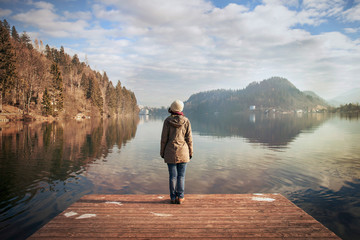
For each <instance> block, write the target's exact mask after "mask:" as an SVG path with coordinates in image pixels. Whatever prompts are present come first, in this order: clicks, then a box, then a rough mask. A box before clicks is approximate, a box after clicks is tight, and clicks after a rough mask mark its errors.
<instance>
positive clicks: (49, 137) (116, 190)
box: [0, 114, 360, 239]
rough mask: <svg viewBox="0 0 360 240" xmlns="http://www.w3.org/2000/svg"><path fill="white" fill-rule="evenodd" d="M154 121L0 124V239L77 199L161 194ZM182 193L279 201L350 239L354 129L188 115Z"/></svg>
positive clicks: (357, 135)
mask: <svg viewBox="0 0 360 240" xmlns="http://www.w3.org/2000/svg"><path fill="white" fill-rule="evenodd" d="M164 118H165V116H164V117H152V116H140V117H139V118H137V117H136V118H121V119H106V120H99V119H92V120H84V121H75V120H71V121H67V122H58V123H36V122H34V123H29V124H24V123H11V125H9V124H7V125H0V129H1V130H0V189H1V196H0V238H1V239H25V238H27V237H29V236H30V235H31V234H33V233H34V232H35V231H36V230H38V229H39V228H40V227H41V226H43V225H44V224H46V223H47V222H48V221H50V220H51V219H52V218H54V217H55V216H56V215H58V214H59V213H61V212H62V211H64V210H65V209H66V208H67V207H69V206H70V205H71V204H72V203H74V202H75V201H77V200H78V199H79V198H81V197H82V196H83V195H85V194H166V195H167V194H168V172H167V166H166V164H165V163H164V162H163V159H161V158H160V155H159V154H160V153H159V152H160V135H161V130H162V123H163V120H164ZM189 119H190V121H191V124H192V129H193V141H194V156H193V159H192V160H191V162H190V164H189V165H188V168H187V174H186V190H185V194H190V193H193V194H195V193H201V194H211V193H214V194H215V193H229V194H241V193H281V194H283V195H284V196H285V197H287V198H288V199H289V200H291V201H292V202H293V203H295V204H296V205H297V206H299V207H300V208H302V209H303V210H305V211H306V212H307V213H309V214H310V215H311V216H313V217H314V218H315V219H317V220H318V221H320V222H321V223H322V224H324V225H325V226H326V227H328V228H329V229H330V230H332V231H333V232H335V233H336V234H337V235H338V236H340V237H341V238H343V239H355V238H358V237H359V236H360V147H359V142H360V120H359V117H351V118H350V117H342V116H339V115H326V114H302V115H294V114H287V115H275V114H269V115H264V114H234V115H226V116H219V115H203V116H189Z"/></svg>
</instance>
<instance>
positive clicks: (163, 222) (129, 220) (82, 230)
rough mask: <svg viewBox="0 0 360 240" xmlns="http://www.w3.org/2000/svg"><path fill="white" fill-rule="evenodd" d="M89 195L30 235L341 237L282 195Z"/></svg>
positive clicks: (35, 236) (135, 237) (89, 236)
mask: <svg viewBox="0 0 360 240" xmlns="http://www.w3.org/2000/svg"><path fill="white" fill-rule="evenodd" d="M185 198H186V199H185V202H184V203H183V204H181V205H179V204H170V203H169V197H168V196H167V195H86V196H84V197H82V198H81V199H80V200H79V201H77V202H76V203H74V204H73V205H71V206H70V207H69V208H68V209H66V210H65V211H64V212H62V213H61V214H60V215H58V216H57V217H55V218H54V219H53V220H51V221H50V222H49V223H47V224H46V225H45V226H44V227H42V228H41V229H40V230H39V231H37V232H36V233H35V234H33V235H32V236H31V237H30V238H29V239H72V238H75V239H98V238H105V239H110V238H126V239H130V238H133V239H160V238H162V239H170V238H187V239H195V238H196V239H210V238H215V239H227V238H238V239H340V238H338V237H337V236H336V235H335V234H334V233H333V232H331V231H330V230H328V229H327V228H326V227H324V226H323V225H322V224H320V223H319V222H318V221H316V220H315V219H314V218H313V217H311V216H310V215H308V214H307V213H305V212H304V211H303V210H301V209H300V208H298V207H297V206H295V205H294V204H293V203H291V202H290V201H289V200H287V199H286V198H285V197H284V196H282V195H280V194H209V195H207V194H204V195H199V194H187V195H186V196H185Z"/></svg>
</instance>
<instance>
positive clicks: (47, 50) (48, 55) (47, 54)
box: [45, 44, 53, 60]
mask: <svg viewBox="0 0 360 240" xmlns="http://www.w3.org/2000/svg"><path fill="white" fill-rule="evenodd" d="M45 55H46V58H47V59H49V60H53V58H52V53H51V49H50V47H49V45H48V44H46V46H45Z"/></svg>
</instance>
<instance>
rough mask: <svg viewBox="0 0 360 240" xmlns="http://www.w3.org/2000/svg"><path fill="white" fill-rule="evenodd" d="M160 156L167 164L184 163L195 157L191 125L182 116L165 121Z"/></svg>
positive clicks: (174, 116) (175, 116) (170, 117)
mask: <svg viewBox="0 0 360 240" xmlns="http://www.w3.org/2000/svg"><path fill="white" fill-rule="evenodd" d="M160 145H161V148H160V156H161V157H162V158H164V161H165V163H184V162H189V161H190V156H192V155H193V143H192V133H191V124H190V121H189V119H187V118H186V117H185V116H182V115H171V116H169V117H168V118H166V119H165V121H164V125H163V130H162V134H161V144H160Z"/></svg>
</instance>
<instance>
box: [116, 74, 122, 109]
mask: <svg viewBox="0 0 360 240" xmlns="http://www.w3.org/2000/svg"><path fill="white" fill-rule="evenodd" d="M115 95H116V106H117V109H116V113H117V114H121V113H122V110H123V94H122V87H121V82H120V81H118V82H117V84H116V87H115Z"/></svg>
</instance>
